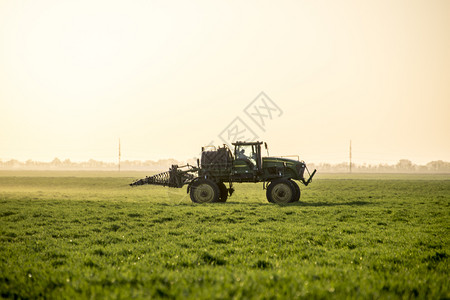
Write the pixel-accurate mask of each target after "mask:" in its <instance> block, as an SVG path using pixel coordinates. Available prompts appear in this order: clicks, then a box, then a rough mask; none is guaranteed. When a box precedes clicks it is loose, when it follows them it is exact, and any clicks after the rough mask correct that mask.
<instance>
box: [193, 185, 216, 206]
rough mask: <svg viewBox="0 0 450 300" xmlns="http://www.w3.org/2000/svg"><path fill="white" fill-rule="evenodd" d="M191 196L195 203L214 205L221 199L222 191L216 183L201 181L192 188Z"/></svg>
mask: <svg viewBox="0 0 450 300" xmlns="http://www.w3.org/2000/svg"><path fill="white" fill-rule="evenodd" d="M190 196H191V200H192V202H195V203H213V202H217V201H218V200H219V197H220V189H219V187H218V186H217V184H216V183H215V182H214V181H211V180H209V179H199V180H198V181H197V182H195V184H193V185H192V186H191V190H190Z"/></svg>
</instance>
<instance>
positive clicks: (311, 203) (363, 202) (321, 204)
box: [280, 201, 372, 207]
mask: <svg viewBox="0 0 450 300" xmlns="http://www.w3.org/2000/svg"><path fill="white" fill-rule="evenodd" d="M369 204H372V203H371V202H367V201H350V202H297V203H289V204H284V205H280V206H313V207H319V206H363V205H369Z"/></svg>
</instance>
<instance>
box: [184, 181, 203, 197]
mask: <svg viewBox="0 0 450 300" xmlns="http://www.w3.org/2000/svg"><path fill="white" fill-rule="evenodd" d="M199 179H200V178H198V177H196V178H194V179H193V180H192V181H191V182H189V184H188V186H187V189H186V193H188V194H189V191H190V190H191V186H192V185H195V184H196V183H197V181H198V180H199Z"/></svg>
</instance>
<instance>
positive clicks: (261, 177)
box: [130, 141, 316, 204]
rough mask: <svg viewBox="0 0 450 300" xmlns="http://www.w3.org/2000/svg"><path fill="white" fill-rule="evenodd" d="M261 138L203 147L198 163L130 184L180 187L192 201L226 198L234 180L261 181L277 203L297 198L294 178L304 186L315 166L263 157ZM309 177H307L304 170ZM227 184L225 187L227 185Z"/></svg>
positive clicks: (282, 158) (230, 192) (208, 201)
mask: <svg viewBox="0 0 450 300" xmlns="http://www.w3.org/2000/svg"><path fill="white" fill-rule="evenodd" d="M263 144H264V146H265V148H266V150H267V143H263V142H240V141H238V142H235V143H232V145H233V146H234V151H231V150H230V148H229V147H228V146H227V145H226V144H224V145H223V146H222V147H217V148H216V147H214V146H207V147H202V153H201V159H197V166H192V165H189V164H187V165H185V166H180V167H179V166H178V165H172V167H171V168H170V169H169V171H167V172H163V173H159V174H156V175H153V176H147V177H145V178H143V179H139V180H136V181H135V182H133V183H131V184H130V186H138V185H143V184H152V185H163V186H168V187H173V188H182V187H183V186H184V185H187V193H188V194H189V195H190V198H191V200H192V201H193V202H195V203H214V202H225V201H227V199H228V196H230V197H231V196H232V195H233V192H234V188H233V183H235V182H239V183H241V182H255V183H256V182H262V183H263V189H266V197H267V200H268V201H269V202H271V203H276V204H287V203H292V202H298V201H299V199H300V188H299V186H298V184H297V183H296V182H295V181H294V180H297V181H300V182H301V183H303V184H304V185H305V186H307V185H308V184H310V183H311V181H312V179H313V177H314V174H315V173H316V170H314V171H313V172H312V173H309V170H308V168H307V167H306V164H305V162H304V161H300V159H299V157H298V156H296V157H297V159H292V158H286V157H270V156H268V157H262V155H261V145H263ZM305 170H307V172H308V174H309V178H308V179H307V180H306V179H305V177H304V172H305ZM227 184H228V187H227Z"/></svg>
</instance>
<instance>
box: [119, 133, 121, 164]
mask: <svg viewBox="0 0 450 300" xmlns="http://www.w3.org/2000/svg"><path fill="white" fill-rule="evenodd" d="M120 155H121V153H120V138H119V172H120Z"/></svg>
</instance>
